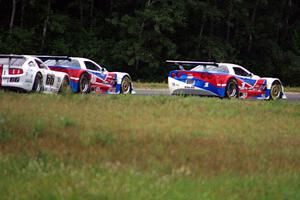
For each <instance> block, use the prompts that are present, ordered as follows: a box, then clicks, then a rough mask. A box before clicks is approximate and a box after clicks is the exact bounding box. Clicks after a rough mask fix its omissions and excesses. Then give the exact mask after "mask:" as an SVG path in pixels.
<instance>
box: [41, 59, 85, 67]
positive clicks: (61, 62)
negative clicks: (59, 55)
mask: <svg viewBox="0 0 300 200" xmlns="http://www.w3.org/2000/svg"><path fill="white" fill-rule="evenodd" d="M45 63H46V65H48V66H58V65H63V66H69V67H70V66H72V67H80V64H79V62H78V61H77V60H74V59H72V60H55V59H51V60H47V61H45Z"/></svg>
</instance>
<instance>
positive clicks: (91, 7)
mask: <svg viewBox="0 0 300 200" xmlns="http://www.w3.org/2000/svg"><path fill="white" fill-rule="evenodd" d="M93 17H94V0H91V6H90V29H92V27H93V22H94V19H93Z"/></svg>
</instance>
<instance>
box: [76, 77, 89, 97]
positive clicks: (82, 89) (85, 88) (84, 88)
mask: <svg viewBox="0 0 300 200" xmlns="http://www.w3.org/2000/svg"><path fill="white" fill-rule="evenodd" d="M78 87H79V88H78V92H79V93H81V94H88V93H90V91H91V86H90V78H89V75H88V74H87V73H84V74H82V75H81V76H80V79H79V86H78Z"/></svg>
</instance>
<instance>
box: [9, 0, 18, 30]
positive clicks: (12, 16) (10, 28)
mask: <svg viewBox="0 0 300 200" xmlns="http://www.w3.org/2000/svg"><path fill="white" fill-rule="evenodd" d="M16 3H17V2H16V0H12V11H11V16H10V23H9V34H11V32H12V29H13V27H14V21H15V14H16Z"/></svg>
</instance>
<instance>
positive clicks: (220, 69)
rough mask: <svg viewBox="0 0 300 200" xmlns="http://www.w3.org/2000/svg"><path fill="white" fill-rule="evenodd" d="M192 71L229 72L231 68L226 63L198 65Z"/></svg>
mask: <svg viewBox="0 0 300 200" xmlns="http://www.w3.org/2000/svg"><path fill="white" fill-rule="evenodd" d="M191 71H199V72H217V73H229V70H228V68H227V66H225V65H220V66H216V65H198V66H197V67H195V68H193V69H191Z"/></svg>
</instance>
